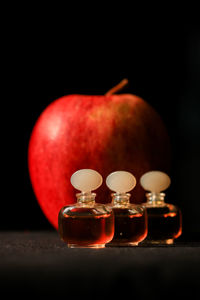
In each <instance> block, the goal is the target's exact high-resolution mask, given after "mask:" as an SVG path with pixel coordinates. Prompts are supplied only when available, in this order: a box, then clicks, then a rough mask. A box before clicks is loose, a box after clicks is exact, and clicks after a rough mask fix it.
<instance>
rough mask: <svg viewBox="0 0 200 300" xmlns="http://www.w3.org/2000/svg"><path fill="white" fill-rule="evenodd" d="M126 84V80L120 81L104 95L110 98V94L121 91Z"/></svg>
mask: <svg viewBox="0 0 200 300" xmlns="http://www.w3.org/2000/svg"><path fill="white" fill-rule="evenodd" d="M127 84H128V79H126V78H125V79H123V80H122V81H120V83H118V84H117V85H116V86H114V87H113V88H112V89H110V90H109V91H108V92H107V93H106V94H105V95H106V96H110V95H112V94H115V93H116V92H118V91H120V90H121V89H123V88H124V87H125V85H127Z"/></svg>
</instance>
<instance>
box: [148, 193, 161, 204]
mask: <svg viewBox="0 0 200 300" xmlns="http://www.w3.org/2000/svg"><path fill="white" fill-rule="evenodd" d="M146 198H147V204H149V205H153V206H158V205H160V206H162V205H165V193H147V194H146Z"/></svg>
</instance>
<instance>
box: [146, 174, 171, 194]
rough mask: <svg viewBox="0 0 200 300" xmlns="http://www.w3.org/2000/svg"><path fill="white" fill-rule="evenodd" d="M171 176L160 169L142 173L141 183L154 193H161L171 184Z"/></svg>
mask: <svg viewBox="0 0 200 300" xmlns="http://www.w3.org/2000/svg"><path fill="white" fill-rule="evenodd" d="M170 183H171V180H170V177H169V176H168V175H167V174H166V173H164V172H160V171H150V172H147V173H145V174H144V175H142V177H141V178H140V184H141V186H142V187H143V189H144V190H146V191H150V192H152V193H160V192H162V191H164V190H166V189H167V188H168V187H169V186H170Z"/></svg>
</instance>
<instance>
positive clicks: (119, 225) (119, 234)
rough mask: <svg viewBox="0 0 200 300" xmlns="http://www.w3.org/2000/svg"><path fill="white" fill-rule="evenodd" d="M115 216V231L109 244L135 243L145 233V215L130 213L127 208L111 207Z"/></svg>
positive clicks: (126, 244) (124, 244)
mask: <svg viewBox="0 0 200 300" xmlns="http://www.w3.org/2000/svg"><path fill="white" fill-rule="evenodd" d="M113 212H114V216H115V233H114V237H113V239H112V241H111V242H110V243H109V244H108V245H110V246H128V245H137V244H138V243H139V242H141V241H142V240H143V239H145V237H146V235H147V215H146V211H144V212H143V213H136V214H131V213H130V212H129V209H127V208H124V209H123V208H113Z"/></svg>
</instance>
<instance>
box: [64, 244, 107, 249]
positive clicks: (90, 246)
mask: <svg viewBox="0 0 200 300" xmlns="http://www.w3.org/2000/svg"><path fill="white" fill-rule="evenodd" d="M67 246H68V248H92V249H101V248H105V244H101V245H76V244H68V245H67Z"/></svg>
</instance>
